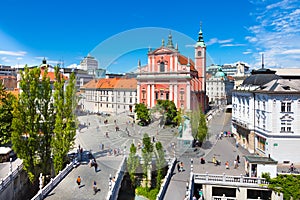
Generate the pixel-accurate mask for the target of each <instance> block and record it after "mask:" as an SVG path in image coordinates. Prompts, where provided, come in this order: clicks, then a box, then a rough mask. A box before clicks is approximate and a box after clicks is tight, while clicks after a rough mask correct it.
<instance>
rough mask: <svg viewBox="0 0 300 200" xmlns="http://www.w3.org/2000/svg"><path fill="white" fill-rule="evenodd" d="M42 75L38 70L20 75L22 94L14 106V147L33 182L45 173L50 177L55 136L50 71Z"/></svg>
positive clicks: (25, 70) (27, 71)
mask: <svg viewBox="0 0 300 200" xmlns="http://www.w3.org/2000/svg"><path fill="white" fill-rule="evenodd" d="M40 76H41V70H40V69H39V68H34V69H30V70H29V69H28V67H27V66H25V69H24V71H23V72H21V81H20V89H21V93H20V95H19V98H18V100H17V101H15V103H14V105H13V117H14V118H13V121H12V129H13V131H12V137H11V139H12V148H13V150H14V151H15V152H16V153H17V154H18V157H19V158H21V159H23V164H24V169H25V170H26V171H27V173H28V176H29V179H30V181H31V182H34V181H35V180H36V178H37V175H38V174H39V173H40V172H42V173H43V174H49V170H50V168H49V155H50V142H51V134H52V124H51V123H52V117H53V116H52V113H51V110H52V107H51V106H52V105H51V103H50V101H51V89H50V88H51V86H50V80H49V78H47V70H46V71H45V73H44V75H43V76H42V78H41V77H40Z"/></svg>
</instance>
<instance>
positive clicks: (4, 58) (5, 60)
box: [1, 57, 10, 63]
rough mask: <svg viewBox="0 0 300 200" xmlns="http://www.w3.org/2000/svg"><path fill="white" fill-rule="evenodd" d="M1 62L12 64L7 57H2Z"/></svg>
mask: <svg viewBox="0 0 300 200" xmlns="http://www.w3.org/2000/svg"><path fill="white" fill-rule="evenodd" d="M1 60H2V61H3V62H6V63H9V62H10V60H9V58H7V57H2V58H1Z"/></svg>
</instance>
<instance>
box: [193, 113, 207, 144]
mask: <svg viewBox="0 0 300 200" xmlns="http://www.w3.org/2000/svg"><path fill="white" fill-rule="evenodd" d="M189 117H190V123H191V128H192V135H193V137H194V138H195V139H196V140H198V141H199V142H200V143H202V142H203V141H204V139H205V137H206V136H207V132H208V128H207V123H206V117H205V115H204V113H203V112H202V109H201V107H198V108H197V109H195V110H193V111H192V112H191V113H190V114H189Z"/></svg>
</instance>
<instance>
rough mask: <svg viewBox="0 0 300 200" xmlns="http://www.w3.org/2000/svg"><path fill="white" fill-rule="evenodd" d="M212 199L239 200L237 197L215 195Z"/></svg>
mask: <svg viewBox="0 0 300 200" xmlns="http://www.w3.org/2000/svg"><path fill="white" fill-rule="evenodd" d="M212 200H237V198H235V197H225V196H213V197H212Z"/></svg>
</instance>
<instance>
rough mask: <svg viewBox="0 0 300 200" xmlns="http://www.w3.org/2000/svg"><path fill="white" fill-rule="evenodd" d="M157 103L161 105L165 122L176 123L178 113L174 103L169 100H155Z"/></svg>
mask: <svg viewBox="0 0 300 200" xmlns="http://www.w3.org/2000/svg"><path fill="white" fill-rule="evenodd" d="M157 105H158V106H161V107H162V108H163V109H164V111H165V115H166V124H171V123H176V124H177V121H178V120H177V119H176V117H177V115H178V114H179V113H178V112H177V108H176V106H175V103H174V102H173V101H170V100H161V99H159V100H157Z"/></svg>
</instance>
